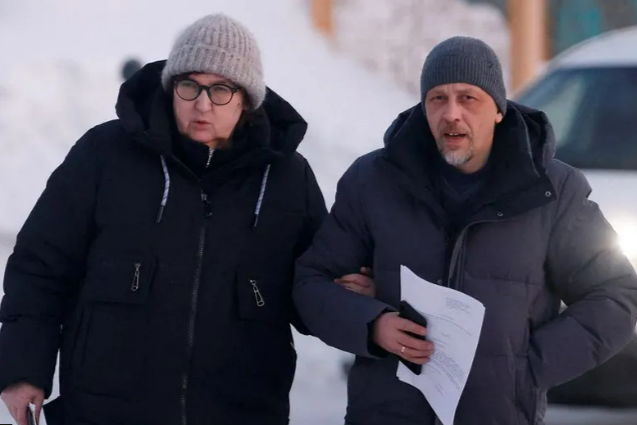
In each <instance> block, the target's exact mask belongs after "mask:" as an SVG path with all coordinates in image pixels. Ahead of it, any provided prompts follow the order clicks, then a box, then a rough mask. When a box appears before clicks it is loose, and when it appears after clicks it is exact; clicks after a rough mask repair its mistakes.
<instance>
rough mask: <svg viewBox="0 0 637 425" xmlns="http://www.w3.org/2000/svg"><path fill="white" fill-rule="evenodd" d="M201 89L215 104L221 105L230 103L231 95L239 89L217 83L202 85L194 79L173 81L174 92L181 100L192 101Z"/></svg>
mask: <svg viewBox="0 0 637 425" xmlns="http://www.w3.org/2000/svg"><path fill="white" fill-rule="evenodd" d="M202 91H205V92H206V93H208V98H209V99H210V101H211V102H212V103H214V104H215V105H219V106H223V105H227V104H228V103H230V101H231V100H232V97H233V96H234V94H235V93H236V92H238V91H239V88H238V87H231V86H229V85H227V84H223V83H217V84H212V85H210V86H204V85H201V84H199V83H197V82H196V81H193V80H189V79H187V78H186V79H183V80H177V81H175V92H176V93H177V96H179V97H180V98H182V99H183V100H187V101H192V100H195V99H197V98H198V97H199V95H200V94H201V92H202Z"/></svg>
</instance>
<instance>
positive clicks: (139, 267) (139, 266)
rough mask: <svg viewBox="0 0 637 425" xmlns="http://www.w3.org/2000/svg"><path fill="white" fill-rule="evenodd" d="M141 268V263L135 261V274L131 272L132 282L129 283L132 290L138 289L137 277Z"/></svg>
mask: <svg viewBox="0 0 637 425" xmlns="http://www.w3.org/2000/svg"><path fill="white" fill-rule="evenodd" d="M141 268H142V263H135V274H133V283H132V284H131V287H130V290H131V291H133V292H137V291H138V290H139V277H140V273H141V272H140V270H141Z"/></svg>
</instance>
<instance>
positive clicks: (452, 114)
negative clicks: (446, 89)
mask: <svg viewBox="0 0 637 425" xmlns="http://www.w3.org/2000/svg"><path fill="white" fill-rule="evenodd" d="M442 116H443V118H444V119H445V121H448V122H455V121H460V117H461V116H462V113H461V108H460V105H458V102H456V101H453V100H451V101H449V102H447V104H446V105H445V110H444V113H443V115H442Z"/></svg>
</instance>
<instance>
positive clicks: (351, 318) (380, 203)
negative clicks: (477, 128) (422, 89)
mask: <svg viewBox="0 0 637 425" xmlns="http://www.w3.org/2000/svg"><path fill="white" fill-rule="evenodd" d="M554 145H555V142H554V135H553V131H552V128H551V126H550V124H549V122H548V120H547V118H546V116H545V114H544V113H542V112H539V111H535V110H531V109H527V108H525V107H523V106H521V105H517V104H515V103H514V102H510V106H509V108H508V110H507V113H506V115H505V119H504V120H503V122H502V123H501V124H499V125H498V126H497V127H496V134H495V141H494V148H493V151H492V155H491V158H490V161H491V167H492V168H493V169H492V171H491V174H490V176H489V178H488V180H487V181H486V183H485V186H484V189H483V191H482V194H481V196H480V198H479V200H480V202H479V203H478V204H477V205H476V207H475V209H474V210H473V211H470V214H468V217H470V219H469V220H468V222H467V223H465V226H463V227H462V229H461V231H460V232H459V233H458V234H457V235H451V234H449V232H448V229H449V226H448V222H447V218H446V217H445V212H444V210H443V209H442V207H441V206H440V203H439V201H438V197H437V196H436V194H435V184H434V183H433V182H434V181H435V173H434V171H433V169H434V168H433V166H432V164H431V163H432V158H434V157H435V155H438V153H437V150H436V148H435V143H434V140H433V137H432V135H431V132H430V131H429V128H428V125H427V121H426V119H425V117H424V114H423V110H422V106H421V105H417V106H416V107H414V108H412V109H410V110H408V111H405V112H404V113H402V114H401V115H400V116H399V117H398V118H397V120H396V121H395V122H394V124H393V125H392V127H391V128H390V129H389V130H388V132H387V134H386V136H385V147H384V148H383V149H380V150H378V151H375V152H372V153H370V154H368V155H365V156H363V157H361V158H360V159H359V160H357V161H356V162H355V163H354V164H353V165H352V166H351V168H350V169H349V170H348V171H347V172H346V173H345V175H344V176H343V178H342V179H341V181H340V182H339V186H338V191H337V196H336V202H335V205H334V206H333V209H332V211H331V214H330V215H329V217H328V218H327V220H326V222H325V223H324V225H323V227H322V229H321V230H320V231H319V233H318V234H317V236H316V237H315V239H314V242H313V244H312V246H311V247H310V249H309V250H308V251H307V252H306V253H305V255H304V256H302V257H301V258H300V260H299V261H298V263H297V273H296V283H295V289H294V299H295V302H296V305H297V308H298V309H299V312H300V314H301V317H302V319H303V321H304V322H305V323H306V324H307V326H308V327H309V329H310V330H311V331H312V332H313V333H314V334H315V335H316V336H318V337H319V338H321V339H322V340H323V341H325V342H326V343H327V344H329V345H331V346H334V347H337V348H339V349H342V350H345V351H348V352H351V353H354V354H356V355H357V359H356V362H355V365H354V366H353V368H352V370H351V373H350V377H349V384H348V387H349V388H348V393H349V394H348V396H349V403H348V409H347V417H346V421H347V423H348V424H356V425H375V424H379V425H380V424H383V425H407V424H409V425H417V424H418V425H421V424H422V425H431V424H433V423H434V421H435V416H434V414H433V412H432V410H431V408H430V407H429V405H428V404H427V402H426V400H425V398H424V397H423V396H422V395H421V393H420V392H419V391H418V390H417V389H415V388H413V387H411V386H409V385H407V384H404V383H402V382H401V381H399V380H398V379H397V378H396V367H397V359H396V357H394V356H393V355H386V356H382V355H381V356H380V357H379V356H376V355H375V354H376V353H375V352H374V350H373V347H374V345H373V343H371V338H370V328H371V326H370V323H372V322H373V320H374V319H375V318H376V317H378V315H379V314H380V313H381V312H383V311H385V310H395V309H396V307H397V306H398V303H399V300H400V281H399V270H400V266H401V265H405V266H407V267H409V268H410V269H411V270H413V271H414V272H415V273H416V274H418V275H419V276H420V277H422V278H424V279H426V280H428V281H430V282H438V283H439V284H444V285H448V286H451V287H452V288H455V289H458V290H460V291H462V292H464V293H466V294H469V295H471V296H472V297H475V298H477V299H478V300H480V301H481V302H482V303H483V304H484V306H485V307H486V313H485V319H484V324H483V328H482V334H481V338H480V342H479V344H478V349H477V354H476V358H475V360H474V363H473V367H472V370H471V373H470V376H469V380H468V382H467V385H466V387H465V389H464V392H463V396H462V398H461V401H460V405H459V407H458V411H457V414H456V422H455V425H473V424H478V423H479V424H490V425H513V424H520V425H522V424H524V425H526V424H539V423H542V417H543V414H544V409H545V404H546V401H545V400H546V398H545V393H546V391H547V389H548V388H550V387H552V386H554V385H557V384H560V383H562V382H565V381H567V380H570V379H571V378H574V377H575V376H577V375H580V374H582V373H583V372H585V371H586V370H588V369H590V368H593V367H594V366H596V365H599V364H600V363H601V362H604V361H605V360H607V359H608V358H609V357H610V356H611V355H613V354H614V353H616V352H617V351H618V350H619V349H621V348H622V347H623V346H624V345H625V344H626V343H627V342H628V340H629V338H630V337H631V335H632V333H633V331H634V329H635V319H636V312H637V278H636V276H635V272H634V270H633V268H632V266H631V265H630V263H629V261H628V259H627V258H626V257H625V256H624V255H622V254H621V252H620V251H619V250H618V249H617V247H616V246H617V245H616V243H615V238H616V235H615V233H614V231H613V229H612V228H611V226H610V225H609V224H608V222H607V221H606V220H605V218H604V216H603V215H602V212H601V211H600V210H599V208H598V206H597V205H596V204H595V203H594V202H592V201H590V200H588V195H589V193H590V191H591V189H590V187H589V185H588V183H587V181H586V179H585V177H584V175H583V174H582V173H581V172H580V171H578V170H576V169H574V168H572V167H570V166H568V165H566V164H564V163H562V162H560V161H558V160H557V159H554V158H553V154H554V150H555V148H554ZM361 266H372V267H373V269H374V273H375V281H376V297H375V298H370V297H365V296H362V295H359V294H356V293H354V292H350V291H348V290H346V289H344V288H342V287H341V286H340V285H337V284H335V283H334V282H333V279H334V278H335V277H337V276H340V275H343V274H346V273H352V272H356V271H357V270H358V269H359V268H360V267H361ZM560 300H563V301H564V302H565V303H566V304H567V305H568V308H567V309H566V310H565V311H564V312H563V313H562V314H559V310H560ZM370 349H371V350H372V351H373V352H372V353H370ZM425 367H426V366H425Z"/></svg>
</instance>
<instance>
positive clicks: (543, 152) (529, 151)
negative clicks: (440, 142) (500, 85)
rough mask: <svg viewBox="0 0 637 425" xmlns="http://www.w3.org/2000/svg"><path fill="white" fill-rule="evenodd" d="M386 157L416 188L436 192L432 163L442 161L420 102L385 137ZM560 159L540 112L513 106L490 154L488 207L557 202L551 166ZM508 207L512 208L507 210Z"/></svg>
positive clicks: (510, 103)
mask: <svg viewBox="0 0 637 425" xmlns="http://www.w3.org/2000/svg"><path fill="white" fill-rule="evenodd" d="M384 144H385V147H384V149H383V156H384V157H385V158H386V159H387V160H388V161H389V162H390V163H392V164H393V165H394V166H395V168H397V169H398V170H400V171H401V172H402V173H403V174H404V175H406V176H409V178H408V179H407V180H409V181H412V184H411V190H412V191H414V192H416V191H417V190H419V189H416V186H419V187H424V186H427V187H432V186H433V181H434V180H435V178H436V175H435V174H434V173H435V169H436V167H435V166H433V165H432V164H433V163H432V161H433V160H434V159H435V160H437V159H438V158H439V155H440V154H439V153H438V149H437V147H436V143H435V140H434V137H433V134H432V133H431V131H430V129H429V124H428V123H427V119H426V117H425V114H424V110H423V106H422V104H421V103H419V104H418V105H416V106H414V107H412V108H410V109H408V110H406V111H404V112H402V113H401V114H399V115H398V117H397V118H396V119H395V120H394V122H393V123H392V124H391V125H390V127H389V128H388V129H387V131H386V132H385V135H384ZM554 155H555V135H554V132H553V128H552V126H551V124H550V123H549V120H548V118H547V116H546V114H544V113H543V112H541V111H538V110H534V109H531V108H528V107H525V106H522V105H520V104H518V103H515V102H513V101H508V107H507V112H506V114H505V117H504V119H503V120H502V122H501V123H500V124H498V125H496V129H495V134H494V142H493V148H492V151H491V155H490V159H489V161H490V163H491V167H490V168H491V171H490V177H489V179H488V190H486V196H485V199H484V200H483V202H484V203H485V204H489V203H497V204H499V205H500V207H501V208H502V209H504V208H509V209H510V210H512V211H513V210H516V211H517V210H519V211H524V210H528V209H529V208H531V207H534V206H537V205H541V204H543V203H545V202H547V201H550V200H552V199H554V188H553V187H552V185H551V182H550V181H549V179H548V177H547V174H546V167H547V165H548V163H549V161H551V160H552V159H553V157H554ZM504 204H507V205H504Z"/></svg>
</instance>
